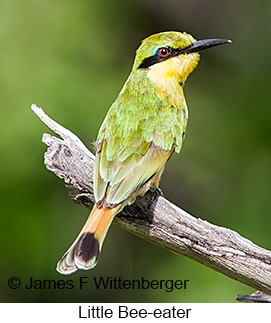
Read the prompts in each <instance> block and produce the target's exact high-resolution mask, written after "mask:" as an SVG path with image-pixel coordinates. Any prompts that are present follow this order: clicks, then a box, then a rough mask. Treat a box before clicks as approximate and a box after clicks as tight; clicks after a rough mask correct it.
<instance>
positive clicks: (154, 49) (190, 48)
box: [133, 31, 231, 84]
mask: <svg viewBox="0 0 271 323" xmlns="http://www.w3.org/2000/svg"><path fill="white" fill-rule="evenodd" d="M230 42H231V41H230V40H226V39H204V40H199V41H196V39H194V38H193V37H192V36H191V35H189V34H187V33H185V32H183V33H181V32H175V31H168V32H162V33H158V34H154V35H152V36H149V37H148V38H146V39H144V40H143V41H142V43H141V45H140V46H139V48H138V49H137V51H136V57H135V61H134V65H133V71H135V70H138V69H144V70H146V71H148V75H149V76H150V77H151V78H159V79H161V78H163V79H167V78H170V79H175V80H176V81H177V82H179V83H181V84H183V83H184V82H185V80H186V79H187V77H188V75H189V74H190V73H191V72H192V71H193V70H194V68H195V67H196V66H197V64H198V61H199V53H198V52H199V51H200V50H202V49H205V48H209V47H212V46H217V45H220V44H225V43H230Z"/></svg>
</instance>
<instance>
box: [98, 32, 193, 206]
mask: <svg viewBox="0 0 271 323" xmlns="http://www.w3.org/2000/svg"><path fill="white" fill-rule="evenodd" d="M175 34H176V33H174V35H173V36H174V37H175V38H176V35H175ZM178 34H181V33H178ZM181 35H182V37H183V38H182V41H183V43H185V46H187V44H188V43H189V42H190V41H191V39H193V38H192V37H191V36H189V37H188V38H187V36H186V35H185V36H183V34H181ZM166 36H167V37H165V36H164V41H167V43H168V42H169V40H170V34H169V35H166ZM178 36H179V35H178ZM174 37H173V38H174ZM175 38H174V39H173V40H174V44H175V43H176V42H177V41H176V39H175ZM183 39H185V40H186V42H184V40H183ZM143 45H145V46H146V45H147V44H144V43H143ZM143 45H141V47H140V48H139V50H138V53H137V55H139V56H142V55H143V54H142V46H143ZM153 46H155V44H152V47H153ZM178 46H180V44H178ZM143 47H144V46H143ZM146 48H147V50H148V51H150V50H152V48H150V46H146ZM146 55H148V53H147V54H146ZM141 59H142V58H141ZM136 61H137V59H136ZM161 80H163V81H162V82H156V80H155V79H153V78H152V77H151V76H148V71H147V70H146V69H140V68H137V66H136V65H134V68H133V70H132V72H131V74H130V76H129V78H128V80H127V81H126V83H125V84H124V87H123V89H122V90H121V92H120V94H119V96H118V98H117V99H116V101H115V102H114V103H113V104H112V106H111V108H110V109H109V111H108V113H107V116H106V118H105V120H104V122H103V124H102V126H101V128H100V130H99V133H98V138H97V147H98V149H97V156H96V162H95V178H94V183H95V187H94V192H95V200H96V202H97V203H98V205H99V203H100V204H101V203H103V205H106V206H108V207H111V206H113V205H117V204H120V203H123V204H124V205H125V204H129V203H131V202H133V200H134V197H135V196H136V195H138V194H139V192H140V194H142V193H145V191H146V190H147V189H148V188H149V186H151V185H152V184H151V185H148V186H146V189H145V190H144V188H143V191H142V190H141V188H142V187H143V186H144V185H145V183H147V182H148V180H149V179H150V178H152V177H153V176H154V175H155V174H157V173H158V172H160V175H161V173H162V170H163V168H164V165H165V163H166V161H167V160H168V158H169V157H170V155H171V154H172V152H173V151H174V150H176V151H177V152H179V151H180V149H181V146H182V142H183V139H184V134H185V130H186V124H187V119H188V111H187V106H186V102H185V99H184V95H183V88H182V86H181V85H180V84H179V82H178V81H179V80H178V79H176V78H173V77H167V78H165V79H163V77H162V76H161ZM160 175H159V178H160ZM159 178H158V182H159ZM137 192H138V194H137Z"/></svg>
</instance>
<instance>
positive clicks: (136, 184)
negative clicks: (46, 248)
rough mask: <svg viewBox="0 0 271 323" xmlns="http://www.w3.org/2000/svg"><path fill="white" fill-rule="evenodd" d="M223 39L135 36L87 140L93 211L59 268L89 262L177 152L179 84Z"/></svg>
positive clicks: (181, 130)
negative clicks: (90, 142)
mask: <svg viewBox="0 0 271 323" xmlns="http://www.w3.org/2000/svg"><path fill="white" fill-rule="evenodd" d="M227 43H231V40H228V39H203V40H198V41H197V40H196V39H195V38H194V37H193V36H191V35H190V34H188V33H186V32H178V31H166V32H160V33H156V34H153V35H151V36H149V37H147V38H145V39H144V40H143V41H142V42H141V44H140V46H139V47H138V49H137V51H136V55H135V59H134V63H133V66H132V71H131V73H130V75H129V77H128V79H127V81H126V82H125V84H124V85H123V88H122V89H121V91H120V93H119V95H118V97H117V99H116V100H115V101H114V102H113V104H112V105H111V107H110V108H109V110H108V112H107V114H106V117H105V119H104V121H103V122H102V125H101V127H100V130H99V132H98V135H97V140H96V142H95V144H94V146H95V150H96V154H95V164H94V174H93V188H94V198H95V203H94V206H93V209H92V211H91V213H90V215H89V217H88V219H87V221H86V223H85V225H84V227H83V228H82V230H81V232H80V233H79V235H78V237H77V238H76V239H75V241H74V243H73V244H72V245H71V247H70V248H69V249H68V250H67V252H66V253H65V254H64V256H63V257H62V258H61V260H60V261H59V262H58V264H57V271H58V272H59V273H61V274H72V273H74V272H75V271H77V270H78V269H83V270H88V269H91V268H93V267H95V266H96V264H97V262H98V259H99V255H100V253H101V249H102V245H103V242H104V239H105V236H106V234H107V231H108V229H109V227H110V225H111V223H112V220H113V218H114V216H115V215H116V214H118V213H119V212H120V211H121V210H122V209H123V208H124V207H125V206H126V205H130V204H132V203H133V202H134V201H135V199H136V198H137V197H138V196H142V195H144V194H145V193H146V192H147V191H148V190H149V189H155V188H158V186H159V182H160V178H161V175H162V173H163V170H164V167H165V164H166V162H167V161H168V159H169V158H170V156H171V155H172V154H173V152H177V153H179V152H180V150H181V147H182V144H183V141H184V138H185V134H186V127H187V121H188V108H187V104H186V100H185V97H184V92H183V88H184V84H185V82H186V80H187V77H188V76H189V74H190V73H191V72H192V71H193V70H194V69H195V68H196V66H197V65H198V62H199V58H200V55H199V51H201V50H203V49H206V48H209V47H213V46H217V45H221V44H227Z"/></svg>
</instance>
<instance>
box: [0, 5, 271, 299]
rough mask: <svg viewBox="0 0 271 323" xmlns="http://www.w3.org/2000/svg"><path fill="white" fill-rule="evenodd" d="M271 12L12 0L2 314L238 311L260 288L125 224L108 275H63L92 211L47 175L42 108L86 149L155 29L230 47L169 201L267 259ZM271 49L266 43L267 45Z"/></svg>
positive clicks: (195, 86)
mask: <svg viewBox="0 0 271 323" xmlns="http://www.w3.org/2000/svg"><path fill="white" fill-rule="evenodd" d="M268 12H269V13H270V2H268V1H253V2H251V1H250V2H247V1H245V0H240V1H234V0H228V1H224V2H221V1H220V2H218V1H215V0H207V1H200V0H194V1H188V0H168V1H162V0H138V1H132V0H128V1H127V0H115V1H111V2H110V1H104V0H100V1H98V0H89V1H87V0H81V1H72V0H66V1H64V0H56V1H52V0H51V1H50V0H24V1H20V0H14V1H5V0H4V1H1V3H0V44H1V51H0V71H1V73H0V93H1V101H0V102H1V109H0V122H1V127H0V129H1V164H2V165H1V195H0V196H1V223H2V225H1V227H2V234H1V237H0V239H1V246H2V248H1V253H2V262H1V273H2V274H1V281H0V287H1V293H0V300H1V301H2V302H83V301H84V302H96V301H97V302H98V301H103V302H115V301H119V302H120V301H129V302H150V301H154V302H232V301H234V298H235V296H236V295H237V294H238V293H251V292H253V290H252V289H251V288H249V287H247V286H245V285H243V284H241V283H238V282H235V281H233V280H231V279H229V278H227V277H225V276H223V275H221V274H219V273H216V272H215V271H213V270H211V269H209V268H206V267H204V266H203V265H200V264H198V263H196V262H194V261H191V260H189V259H187V258H185V257H181V256H177V255H175V254H172V253H170V252H168V251H166V250H163V249H161V248H159V247H157V246H155V245H152V244H150V243H148V242H146V241H143V240H142V239H139V238H137V237H135V236H133V235H131V234H128V233H127V232H124V231H122V230H121V229H119V228H118V227H116V226H113V227H112V228H111V230H110V234H109V235H108V237H107V240H106V243H105V246H104V250H103V254H102V256H101V259H100V263H99V265H98V266H97V267H96V268H95V269H94V270H92V271H88V272H78V273H76V274H75V275H73V276H71V277H63V276H61V275H59V274H58V273H57V272H56V271H55V265H56V262H57V261H58V260H59V258H60V257H61V256H62V254H63V253H64V251H65V250H66V249H67V247H68V246H69V245H70V243H71V242H72V240H73V239H74V237H75V236H76V235H77V233H78V231H79V230H80V229H81V226H82V224H83V223H84V221H85V219H86V216H87V213H88V212H87V210H85V209H83V208H81V207H79V206H78V205H75V204H74V203H73V202H72V201H71V200H69V198H68V196H67V192H66V191H65V187H64V184H63V182H62V181H61V180H59V179H57V178H56V177H55V176H54V175H53V174H51V173H50V172H48V171H47V170H46V169H45V167H44V165H43V153H44V151H45V149H46V147H45V146H44V145H43V144H42V143H41V142H40V138H41V135H42V133H43V132H44V131H47V130H48V129H46V127H45V126H44V125H43V124H42V123H41V122H40V121H39V120H38V119H37V117H36V116H35V115H34V114H33V113H32V112H31V110H30V105H31V103H36V104H37V105H39V106H42V107H43V108H44V109H45V111H46V112H47V113H48V114H49V115H50V116H51V117H53V118H54V119H55V120H56V121H58V122H60V123H61V124H62V125H63V126H65V127H67V128H69V129H71V130H72V131H73V132H74V133H76V134H77V135H78V136H79V137H80V138H81V139H82V140H83V141H84V142H85V143H86V144H87V145H88V146H89V147H90V148H91V142H93V141H94V140H95V137H96V133H97V130H98V128H99V126H100V124H101V122H102V120H103V118H104V116H105V114H106V111H107V109H108V108H109V106H110V104H111V103H112V102H113V101H114V99H115V98H116V96H117V94H118V92H119V90H120V89H121V86H122V84H123V83H124V81H125V79H126V78H127V76H128V74H129V72H130V69H131V66H132V62H133V57H134V51H135V49H136V48H137V47H138V45H139V43H140V41H141V39H143V38H145V37H146V36H148V35H150V34H152V33H154V32H159V31H165V30H179V31H184V30H185V31H188V32H190V33H191V34H193V35H194V36H195V37H196V38H198V39H202V38H211V37H220V38H230V39H232V40H233V44H232V45H230V46H221V47H219V48H215V49H212V50H208V51H204V52H203V53H202V55H201V56H202V59H201V63H200V65H199V67H198V68H197V69H196V71H195V72H194V73H193V74H192V75H191V76H190V78H189V80H188V82H187V84H186V88H185V93H186V98H187V101H188V106H189V111H190V120H189V124H188V132H187V136H186V140H185V144H184V147H183V150H182V152H181V155H180V156H179V155H174V157H173V158H172V159H171V160H170V162H169V163H168V165H167V167H166V171H165V173H164V175H163V178H162V182H161V188H162V190H163V191H164V194H165V195H166V196H167V197H168V198H169V199H170V200H172V201H173V202H175V203H176V204H177V205H179V206H181V207H182V208H184V209H185V210H187V211H188V212H189V213H191V214H193V215H195V216H197V217H201V218H204V219H206V220H208V221H210V222H212V223H215V224H218V225H222V226H226V227H229V228H231V229H233V230H236V231H238V232H239V233H240V234H242V235H243V236H245V237H247V238H249V239H251V240H252V241H253V242H255V243H256V244H259V245H260V246H263V247H265V248H270V245H271V235H270V226H271V217H270V213H269V212H270V94H269V91H270V75H269V70H268V67H269V68H270V66H268V64H269V63H270V47H269V46H270V33H269V34H268V33H267V30H268V27H269V26H268V22H269V23H270V16H269V17H268ZM268 37H269V39H268ZM12 276H17V277H20V278H21V279H22V280H23V282H24V281H27V280H28V279H29V277H30V276H32V277H34V279H64V280H67V279H73V280H74V281H76V280H77V279H79V277H80V276H86V277H94V276H96V277H99V276H116V277H121V278H123V279H126V278H129V279H140V277H141V276H143V277H145V278H146V279H147V278H148V279H189V280H190V285H189V288H188V289H187V290H180V291H175V292H172V293H168V292H165V291H159V290H147V291H140V290H139V291H138V290H127V291H123V290H116V291H115V290H109V291H102V290H99V291H97V290H96V289H95V288H94V287H93V286H92V288H91V287H89V288H85V289H84V290H80V289H79V288H75V289H72V290H34V291H32V290H25V289H24V288H21V289H18V290H10V289H8V287H7V279H8V278H9V277H12Z"/></svg>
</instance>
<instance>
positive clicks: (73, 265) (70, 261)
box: [57, 232, 100, 275]
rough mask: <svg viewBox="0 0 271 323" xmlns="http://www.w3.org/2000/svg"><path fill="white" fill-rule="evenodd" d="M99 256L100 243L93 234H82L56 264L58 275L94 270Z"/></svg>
mask: <svg viewBox="0 0 271 323" xmlns="http://www.w3.org/2000/svg"><path fill="white" fill-rule="evenodd" d="M99 255H100V243H99V241H98V240H97V239H96V238H95V237H94V233H90V232H84V233H82V235H81V236H80V237H79V239H78V241H77V242H76V244H75V245H74V246H73V247H72V248H71V249H70V250H68V251H67V253H66V254H65V255H64V256H63V257H62V259H61V260H60V261H59V262H58V264H57V271H58V272H59V273H60V274H64V275H69V274H72V273H74V272H75V271H77V269H83V270H88V269H91V268H94V267H95V266H96V264H97V262H98V258H99Z"/></svg>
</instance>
